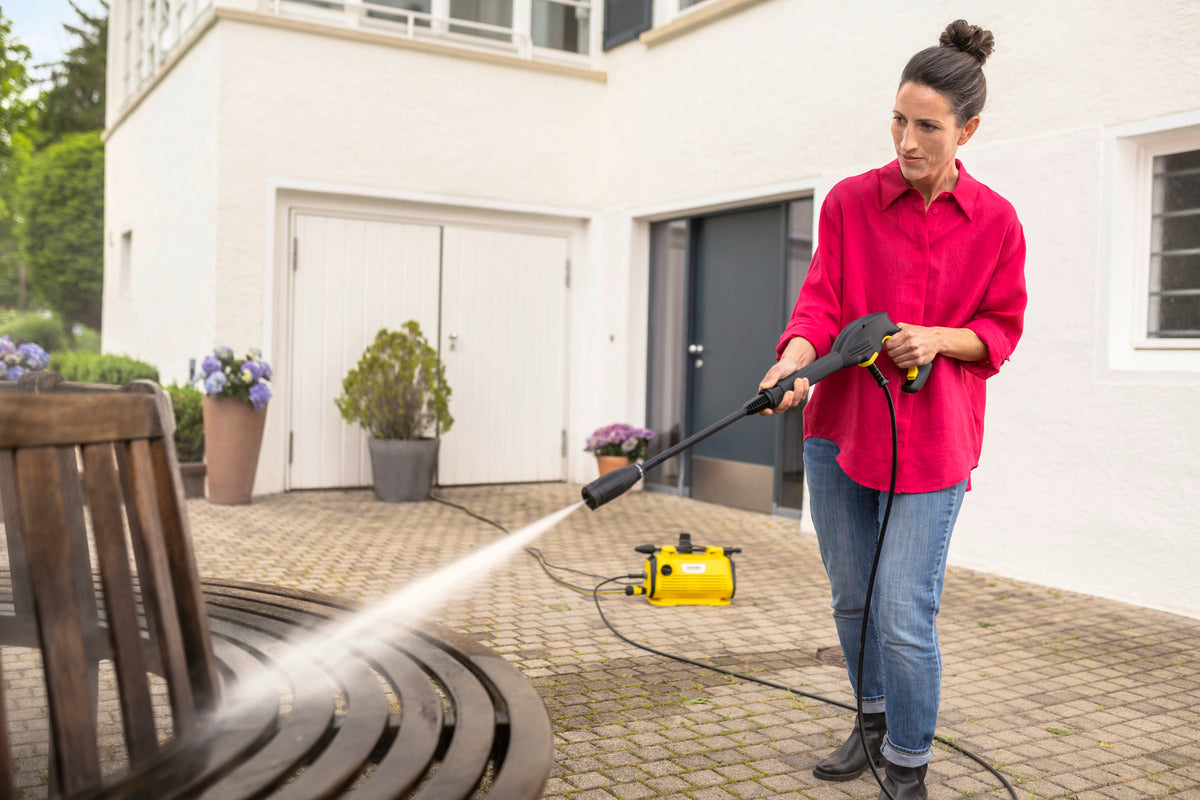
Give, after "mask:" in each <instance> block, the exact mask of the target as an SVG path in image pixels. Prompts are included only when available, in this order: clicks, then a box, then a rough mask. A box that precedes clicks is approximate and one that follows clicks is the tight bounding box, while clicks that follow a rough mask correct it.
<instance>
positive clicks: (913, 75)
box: [900, 19, 996, 125]
mask: <svg viewBox="0 0 1200 800" xmlns="http://www.w3.org/2000/svg"><path fill="white" fill-rule="evenodd" d="M938 42H939V44H938V45H937V46H936V47H927V48H925V49H924V50H922V51H921V52H919V53H917V54H916V55H915V56H913V57H912V58H910V59H909V60H908V64H907V65H905V67H904V72H902V73H900V85H901V86H903V85H904V84H906V83H916V84H920V85H921V86H928V87H929V88H930V89H933V90H935V91H937V92H940V93H941V95H942V96H943V97H945V98H946V101H947V102H948V103H949V104H950V111H951V113H953V114H954V117H955V119H956V120H957V121H958V124H959V125H966V124H967V120H969V119H970V118H971V117H974V116H977V115H978V114H979V113H980V112H981V111H983V104H984V103H985V102H986V101H987V81H986V80H985V79H984V77H983V63H984V62H985V61H987V58H988V56H990V55H991V54H992V51H993V50H995V49H996V39H995V37H994V36H992V32H991V31H985V30H984V29H983V28H980V27H979V26H978V25H971V24H969V23H968V22H967V21H966V20H965V19H956V20H955V21H954V22H951V23H950V24H949V25H947V26H946V30H944V31H942V35H941V37H940V38H939V39H938Z"/></svg>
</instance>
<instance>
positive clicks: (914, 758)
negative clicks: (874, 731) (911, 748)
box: [883, 734, 933, 767]
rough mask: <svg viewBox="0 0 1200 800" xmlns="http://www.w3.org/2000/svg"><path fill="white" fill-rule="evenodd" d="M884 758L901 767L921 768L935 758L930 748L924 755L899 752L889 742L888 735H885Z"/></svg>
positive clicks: (904, 751)
mask: <svg viewBox="0 0 1200 800" xmlns="http://www.w3.org/2000/svg"><path fill="white" fill-rule="evenodd" d="M883 757H884V758H886V759H887V760H888V761H890V762H892V763H893V764H895V765H897V766H900V767H919V766H921V765H923V764H928V763H929V760H930V759H931V758H933V748H928V749H926V750H925V751H924V752H922V753H910V752H908V751H906V750H897V749H896V747H895V746H894V745H893V744H892V743H891V742H890V741H888V738H887V734H884V737H883Z"/></svg>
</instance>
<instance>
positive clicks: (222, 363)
mask: <svg viewBox="0 0 1200 800" xmlns="http://www.w3.org/2000/svg"><path fill="white" fill-rule="evenodd" d="M200 372H201V374H200V376H199V378H198V379H197V385H198V386H199V387H200V388H201V389H202V390H203V391H204V398H203V401H202V406H201V408H202V412H203V418H204V450H205V453H204V455H205V461H206V463H207V465H208V466H207V471H208V500H209V502H211V503H218V504H222V505H244V504H246V503H249V502H250V497H251V495H252V494H253V492H254V473H255V471H256V470H257V469H258V453H259V449H260V448H261V447H262V437H263V428H264V426H265V425H266V422H267V403H268V402H270V400H271V387H270V385H269V383H268V382H269V381H270V380H271V377H272V373H271V365H270V364H268V363H267V362H266V361H264V360H263V357H262V351H260V350H259V349H258V348H256V347H252V348H250V350H249V352H248V353H247V355H246V356H245V357H242V358H239V357H237V356H235V355H234V353H233V349H232V348H229V347H218V348H216V349H214V350H213V352H212V354H211V355H208V356H206V357H205V358H204V360H203V361H202V362H200Z"/></svg>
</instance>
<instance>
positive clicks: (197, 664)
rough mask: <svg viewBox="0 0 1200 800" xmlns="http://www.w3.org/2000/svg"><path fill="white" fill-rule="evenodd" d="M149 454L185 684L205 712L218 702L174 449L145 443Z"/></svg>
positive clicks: (168, 443)
mask: <svg viewBox="0 0 1200 800" xmlns="http://www.w3.org/2000/svg"><path fill="white" fill-rule="evenodd" d="M149 448H150V459H151V468H152V472H151V474H152V475H153V481H154V488H155V492H156V499H157V502H158V508H159V518H160V519H161V520H162V527H163V542H164V544H165V546H166V554H167V562H168V564H169V565H170V570H171V584H172V585H173V586H174V587H175V602H176V606H175V608H176V613H177V614H178V616H179V625H180V635H181V637H182V639H183V649H184V653H185V654H186V658H187V669H188V680H189V683H190V685H191V687H192V696H193V698H194V701H195V703H196V708H197V710H198V711H201V712H205V711H211V710H212V709H214V708H216V706H217V703H218V702H219V700H220V698H219V695H218V691H217V683H216V674H217V672H216V668H215V666H214V662H213V653H212V644H211V639H210V637H209V633H208V620H207V617H206V616H205V609H204V599H203V597H202V595H201V588H200V575H199V574H198V573H197V571H196V556H195V553H194V552H193V549H192V534H191V531H190V530H189V529H188V521H187V513H186V510H185V508H184V505H183V482H182V479H180V478H179V462H178V461H177V460H176V457H175V443H174V442H173V441H172V439H171V437H169V436H164V437H163V438H161V439H155V440H151V441H150V442H149Z"/></svg>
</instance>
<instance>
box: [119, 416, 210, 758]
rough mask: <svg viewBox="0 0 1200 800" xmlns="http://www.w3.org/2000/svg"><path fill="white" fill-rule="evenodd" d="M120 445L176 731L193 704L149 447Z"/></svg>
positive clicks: (193, 713)
mask: <svg viewBox="0 0 1200 800" xmlns="http://www.w3.org/2000/svg"><path fill="white" fill-rule="evenodd" d="M120 449H121V450H122V451H123V452H124V458H125V460H126V461H127V463H128V464H129V465H130V469H128V470H127V474H128V477H129V483H128V485H127V487H126V489H127V492H128V494H127V495H126V498H125V503H126V512H127V513H128V515H129V517H130V519H131V520H132V519H136V520H137V525H136V529H135V526H134V525H133V523H132V522H131V523H130V530H131V532H135V531H136V533H140V534H141V545H142V549H143V552H144V557H145V563H144V564H139V565H138V566H139V569H140V574H139V578H140V581H141V587H142V602H143V604H144V605H145V607H146V612H147V617H148V618H149V620H150V622H151V623H152V626H153V630H154V633H155V638H156V640H157V642H158V649H159V652H160V654H161V656H162V668H163V675H164V677H166V679H167V686H168V687H169V689H170V699H171V712H172V716H173V717H174V722H175V730H176V735H178V734H179V733H181V732H187V731H190V730H191V729H192V728H193V727H195V725H196V719H197V709H196V703H195V698H194V697H193V695H192V688H191V680H190V678H189V675H188V663H187V654H186V652H185V650H184V647H183V634H182V632H181V630H180V620H179V616H178V614H177V613H176V612H175V607H176V606H175V604H176V594H175V586H174V585H173V584H172V582H171V571H170V566H169V564H168V561H167V553H166V547H165V545H164V544H163V530H162V517H161V516H160V515H159V508H158V497H157V493H156V492H155V489H154V485H153V481H152V479H151V473H150V469H151V460H150V449H149V445H148V444H147V443H146V441H145V440H144V439H142V440H138V439H135V440H133V441H130V442H126V443H123V444H122V445H121V448H120Z"/></svg>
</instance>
